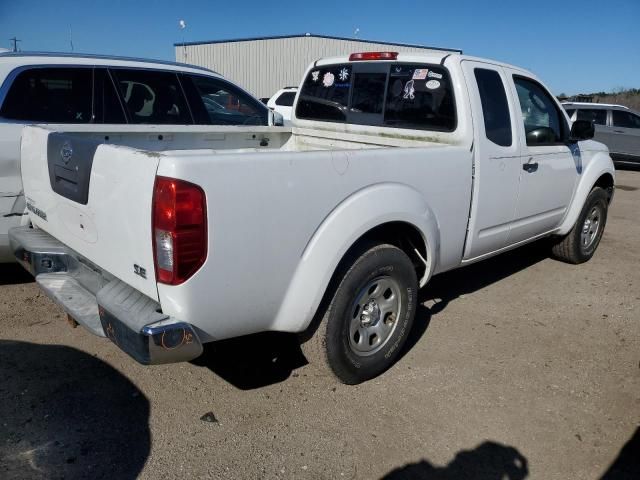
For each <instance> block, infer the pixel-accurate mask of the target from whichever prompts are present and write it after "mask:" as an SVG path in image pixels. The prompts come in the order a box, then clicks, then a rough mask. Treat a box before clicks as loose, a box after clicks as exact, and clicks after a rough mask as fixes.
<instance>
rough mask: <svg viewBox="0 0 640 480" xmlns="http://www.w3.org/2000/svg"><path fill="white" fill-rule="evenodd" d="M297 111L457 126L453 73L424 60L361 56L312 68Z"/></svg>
mask: <svg viewBox="0 0 640 480" xmlns="http://www.w3.org/2000/svg"><path fill="white" fill-rule="evenodd" d="M296 116H297V117H298V118H305V119H310V120H321V121H330V122H346V123H354V124H363V125H373V126H388V127H395V128H408V129H423V130H436V131H453V130H455V127H456V114H455V102H454V98H453V89H452V87H451V81H450V78H449V73H448V71H447V70H446V69H445V68H444V67H442V66H439V65H425V64H405V63H375V62H363V63H353V64H342V65H330V66H327V67H318V68H317V69H313V70H311V71H310V72H309V74H308V76H307V78H306V79H305V81H304V83H303V85H302V90H301V92H300V96H299V99H298V104H297V107H296Z"/></svg>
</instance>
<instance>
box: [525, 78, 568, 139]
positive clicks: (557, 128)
mask: <svg viewBox="0 0 640 480" xmlns="http://www.w3.org/2000/svg"><path fill="white" fill-rule="evenodd" d="M513 80H514V82H515V85H516V91H517V92H518V100H519V101H520V109H521V111H522V120H523V122H524V131H525V134H526V139H527V145H529V146H535V145H551V144H554V143H559V142H562V140H563V139H564V135H565V130H566V126H564V120H563V117H561V116H560V112H558V110H557V107H556V104H555V102H554V101H553V100H552V98H551V95H549V93H548V92H547V91H546V90H545V89H544V88H542V86H540V85H539V84H538V83H536V82H534V81H533V80H529V79H526V78H523V77H517V76H514V79H513Z"/></svg>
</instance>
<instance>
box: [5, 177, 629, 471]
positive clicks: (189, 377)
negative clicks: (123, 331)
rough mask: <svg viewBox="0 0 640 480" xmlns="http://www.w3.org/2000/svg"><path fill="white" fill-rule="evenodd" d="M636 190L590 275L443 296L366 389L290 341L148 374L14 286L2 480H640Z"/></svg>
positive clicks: (461, 282) (269, 339)
mask: <svg viewBox="0 0 640 480" xmlns="http://www.w3.org/2000/svg"><path fill="white" fill-rule="evenodd" d="M618 185H619V188H618V190H617V192H616V196H615V199H614V203H613V206H612V208H611V210H610V213H609V220H608V225H607V229H606V232H605V235H604V238H603V240H602V243H601V245H600V248H599V250H598V252H597V254H596V256H595V257H594V258H593V259H592V260H591V261H590V262H589V263H587V264H584V265H579V266H571V265H566V264H562V263H559V262H556V261H554V260H552V259H549V258H548V257H547V249H546V247H545V245H543V244H540V245H532V246H529V247H525V248H522V249H519V250H516V251H513V252H510V253H508V254H505V255H502V256H500V257H498V258H496V259H492V260H489V261H486V262H483V263H480V264H476V265H473V266H470V267H467V268H465V269H461V270H458V271H456V272H451V273H448V274H444V275H441V276H438V277H436V278H435V279H433V280H432V282H431V283H430V284H429V285H428V286H427V288H426V289H425V290H424V291H423V292H422V300H423V305H422V306H421V307H420V309H419V311H418V317H417V322H416V323H417V326H416V328H415V331H414V332H412V338H411V341H410V345H409V348H407V350H406V353H405V354H404V356H403V357H402V359H401V360H400V361H399V362H398V364H397V365H396V366H395V367H394V368H392V369H391V370H390V371H388V372H387V373H385V374H384V375H382V376H381V377H379V378H377V379H375V380H373V381H370V382H367V383H365V384H363V385H360V386H356V387H353V386H345V385H339V384H335V383H333V382H332V381H330V380H328V379H326V378H322V377H318V376H316V375H314V372H313V370H312V369H311V368H310V367H308V366H307V365H306V362H305V360H304V357H302V355H301V354H300V351H299V349H297V347H296V345H295V341H294V340H293V339H292V338H291V337H288V336H281V335H274V334H269V335H258V336H253V337H248V338H243V339H239V340H233V341H227V342H223V343H220V344H218V345H215V346H214V347H213V348H210V349H207V351H206V353H205V355H204V356H203V357H201V358H200V359H199V360H198V361H196V362H194V363H184V364H175V365H166V366H154V367H143V366H140V365H138V364H136V363H135V362H134V361H133V360H131V359H130V358H129V357H127V356H126V355H125V354H124V353H122V352H121V351H119V350H118V349H117V347H115V346H114V345H113V344H111V343H109V342H108V341H106V340H102V339H99V338H97V337H94V336H92V335H91V334H89V333H87V332H86V331H84V330H83V329H82V328H77V329H72V328H71V327H70V326H69V325H68V324H67V322H66V319H65V315H64V314H63V312H62V311H61V310H60V309H59V308H57V307H56V306H55V305H54V304H52V303H51V302H50V301H49V300H47V298H46V297H44V296H43V295H42V294H40V292H39V290H38V288H37V287H36V285H35V284H34V283H33V282H32V281H31V279H30V278H29V277H28V276H27V275H25V274H23V273H22V271H21V270H20V269H19V268H18V267H16V266H0V478H2V479H6V480H9V479H18V478H19V479H27V478H91V479H99V478H109V479H116V478H117V479H127V478H142V479H157V478H162V479H165V480H168V479H173V478H268V479H271V478H310V479H315V478H337V479H340V478H347V479H351V478H357V479H374V478H387V479H400V478H410V479H435V478H437V479H453V478H471V479H487V480H489V479H502V478H505V479H511V480H513V479H524V478H533V479H563V480H564V479H574V478H575V479H600V478H606V479H618V478H634V479H637V478H640V426H639V425H640V369H639V361H640V271H639V268H640V241H638V238H640V213H639V212H640V209H639V208H638V206H639V205H640V172H631V171H621V172H619V176H618ZM202 418H204V420H203V419H202ZM207 420H208V421H207Z"/></svg>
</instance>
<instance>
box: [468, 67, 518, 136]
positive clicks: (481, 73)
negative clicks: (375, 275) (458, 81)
mask: <svg viewBox="0 0 640 480" xmlns="http://www.w3.org/2000/svg"><path fill="white" fill-rule="evenodd" d="M474 74H475V77H476V82H477V84H478V91H479V92H480V102H481V103H482V116H483V117H484V130H485V133H486V135H487V138H488V139H489V140H491V141H492V142H493V143H495V144H497V145H500V146H502V147H510V146H511V143H512V133H511V115H510V114H509V102H508V101H507V93H506V92H505V89H504V84H503V83H502V79H501V78H500V74H499V73H498V72H496V71H495V70H487V69H484V68H476V69H474Z"/></svg>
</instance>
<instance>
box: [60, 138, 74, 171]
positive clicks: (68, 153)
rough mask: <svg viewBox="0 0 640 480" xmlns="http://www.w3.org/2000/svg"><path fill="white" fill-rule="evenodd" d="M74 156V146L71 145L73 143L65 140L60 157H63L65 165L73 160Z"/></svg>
mask: <svg viewBox="0 0 640 480" xmlns="http://www.w3.org/2000/svg"><path fill="white" fill-rule="evenodd" d="M72 156H73V148H72V147H71V144H70V143H69V142H64V143H63V144H62V148H61V149H60V157H62V161H63V162H64V164H65V165H66V164H67V163H69V162H70V161H71V157H72Z"/></svg>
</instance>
